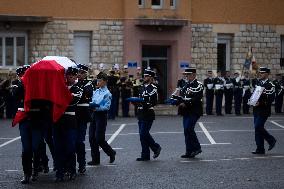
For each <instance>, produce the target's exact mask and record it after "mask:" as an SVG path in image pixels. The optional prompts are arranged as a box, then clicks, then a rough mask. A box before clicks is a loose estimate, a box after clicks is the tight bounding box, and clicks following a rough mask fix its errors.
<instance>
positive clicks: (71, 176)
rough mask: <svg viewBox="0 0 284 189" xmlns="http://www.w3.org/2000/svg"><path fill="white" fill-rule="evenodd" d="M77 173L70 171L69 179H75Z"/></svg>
mask: <svg viewBox="0 0 284 189" xmlns="http://www.w3.org/2000/svg"><path fill="white" fill-rule="evenodd" d="M76 176H77V174H76V173H70V174H69V180H75V179H76Z"/></svg>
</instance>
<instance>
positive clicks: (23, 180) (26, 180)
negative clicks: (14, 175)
mask: <svg viewBox="0 0 284 189" xmlns="http://www.w3.org/2000/svg"><path fill="white" fill-rule="evenodd" d="M30 178H31V176H28V175H24V177H23V179H22V180H21V183H22V184H29V183H30Z"/></svg>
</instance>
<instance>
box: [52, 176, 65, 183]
mask: <svg viewBox="0 0 284 189" xmlns="http://www.w3.org/2000/svg"><path fill="white" fill-rule="evenodd" d="M54 182H64V179H63V177H56V178H55V180H54Z"/></svg>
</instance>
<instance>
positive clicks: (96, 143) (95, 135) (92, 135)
mask: <svg viewBox="0 0 284 189" xmlns="http://www.w3.org/2000/svg"><path fill="white" fill-rule="evenodd" d="M106 127H107V111H96V112H93V115H92V121H91V124H90V128H89V142H90V146H91V156H92V161H93V162H96V163H100V149H99V148H100V147H101V148H102V149H103V151H104V152H105V153H106V154H107V155H108V156H112V155H114V154H115V151H114V150H113V149H112V148H111V146H110V145H109V144H108V143H107V141H106V140H105V133H106Z"/></svg>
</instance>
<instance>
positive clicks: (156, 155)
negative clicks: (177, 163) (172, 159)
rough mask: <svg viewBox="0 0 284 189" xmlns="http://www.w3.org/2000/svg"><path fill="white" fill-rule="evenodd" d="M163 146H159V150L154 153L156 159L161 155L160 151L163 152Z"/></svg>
mask: <svg viewBox="0 0 284 189" xmlns="http://www.w3.org/2000/svg"><path fill="white" fill-rule="evenodd" d="M161 150H162V148H161V146H159V148H158V149H157V151H156V152H155V153H154V155H153V158H154V159H156V158H157V157H159V155H160V153H161Z"/></svg>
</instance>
